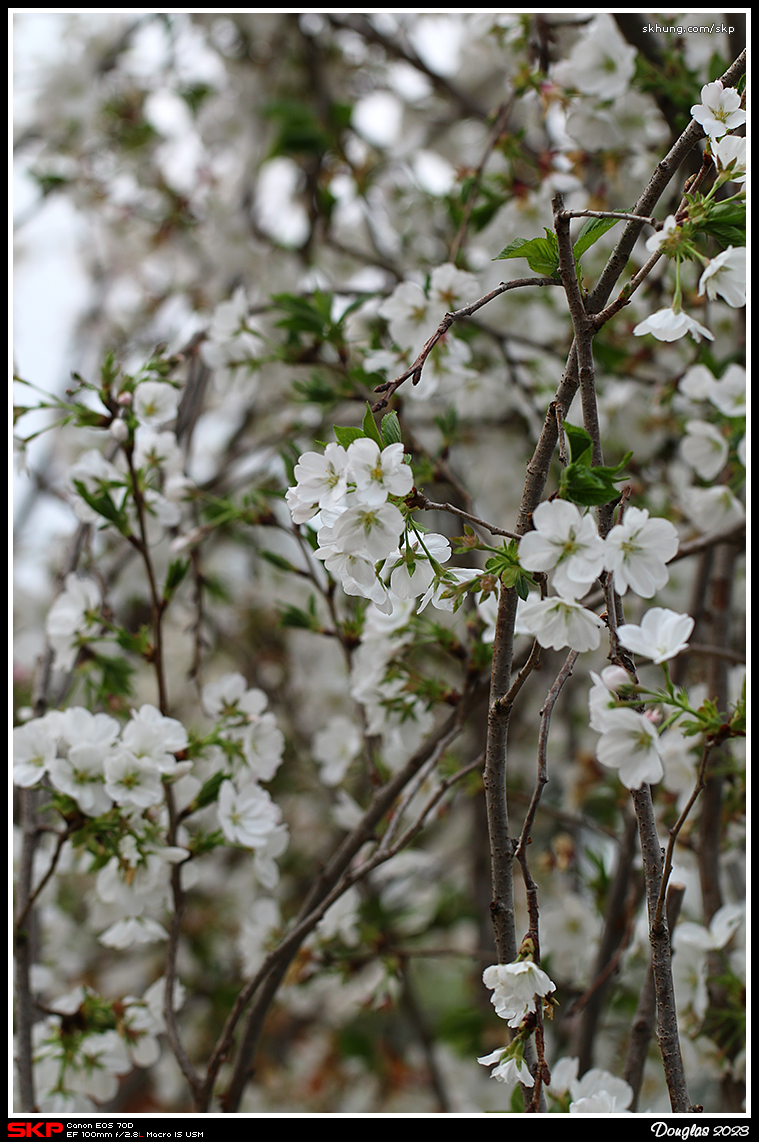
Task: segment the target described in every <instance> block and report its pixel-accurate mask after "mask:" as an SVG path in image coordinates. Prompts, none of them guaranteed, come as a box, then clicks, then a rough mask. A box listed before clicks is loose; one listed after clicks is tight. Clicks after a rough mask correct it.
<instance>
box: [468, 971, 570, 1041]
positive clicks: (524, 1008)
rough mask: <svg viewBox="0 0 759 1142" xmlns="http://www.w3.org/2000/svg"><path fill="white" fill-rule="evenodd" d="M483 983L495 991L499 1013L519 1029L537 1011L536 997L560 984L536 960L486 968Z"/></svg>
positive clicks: (493, 995)
mask: <svg viewBox="0 0 759 1142" xmlns="http://www.w3.org/2000/svg"><path fill="white" fill-rule="evenodd" d="M482 982H483V983H484V984H485V987H487V988H490V990H491V991H492V992H493V994H492V995H491V997H490V1001H491V1003H492V1004H493V1006H494V1007H495V1010H496V1014H497V1015H498V1016H500V1018H501V1019H505V1020H506V1021H507V1023H508V1025H509V1027H518V1026H519V1025H520V1023H521V1022H522V1020H523V1019H524V1018H525V1016H526V1015H529V1014H530V1013H532V1012H534V1011H535V999H536V997H538V998H542V997H543V996H544V995H550V993H551V992H552V991H555V990H556V984H555V983H553V982H552V980H551V979H550V978H549V976H547V975H546V973H545V972H544V971H543V970H542V968H539V967H538V965H537V964H536V963H534V962H533V961H532V960H518V961H517V962H516V963H513V964H493V966H492V967H489V968H485V970H484V972H483V973H482ZM480 1062H482V1060H480Z"/></svg>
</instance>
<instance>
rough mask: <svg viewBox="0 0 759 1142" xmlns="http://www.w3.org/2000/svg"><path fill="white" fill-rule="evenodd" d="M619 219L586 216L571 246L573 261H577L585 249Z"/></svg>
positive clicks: (601, 236) (593, 243) (592, 244)
mask: <svg viewBox="0 0 759 1142" xmlns="http://www.w3.org/2000/svg"><path fill="white" fill-rule="evenodd" d="M619 221H620V219H619V218H588V219H587V221H586V222H585V225H584V226H583V227H582V229H581V230H580V233H579V234H578V235H577V241H576V242H575V244H574V246H573V247H572V249H573V252H574V256H575V261H578V262H579V260H580V258H581V257H582V256H583V254H584V253H585V251H586V250H589V249H590V247H591V246H594V245H595V243H596V242H597V241H598V239H599V238H603V236H604V234H605V233H606V232H607V231H608V230H611V228H612V226H616V225H617V223H618V222H619Z"/></svg>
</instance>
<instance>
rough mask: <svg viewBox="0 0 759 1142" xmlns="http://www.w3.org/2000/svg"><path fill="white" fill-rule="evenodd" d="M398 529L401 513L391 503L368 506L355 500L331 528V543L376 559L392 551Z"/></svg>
mask: <svg viewBox="0 0 759 1142" xmlns="http://www.w3.org/2000/svg"><path fill="white" fill-rule="evenodd" d="M402 531H403V516H402V515H401V513H400V512H399V511H398V509H397V507H395V505H394V504H382V505H381V506H380V507H368V506H367V505H365V504H361V503H358V504H357V505H356V506H351V507H349V508H348V509H347V510H346V511H345V512H343V514H342V515H341V516H340V518H339V519H338V521H337V523H336V524H335V526H334V528H333V529H332V542H333V544H334V546H335V547H336V548H337V550H338V551H342V552H344V553H345V554H347V555H360V556H362V557H363V558H364V559H371V560H372V561H373V562H376V561H377V560H379V559H387V557H388V555H389V554H390V552H391V551H393V550H395V548H396V547H397V546H398V536H399V535H400V534H401V532H402ZM319 541H320V542H321V532H320V533H319Z"/></svg>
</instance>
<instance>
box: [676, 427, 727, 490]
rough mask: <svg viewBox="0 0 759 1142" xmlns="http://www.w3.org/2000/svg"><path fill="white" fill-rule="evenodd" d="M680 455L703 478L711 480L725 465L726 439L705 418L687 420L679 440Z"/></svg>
mask: <svg viewBox="0 0 759 1142" xmlns="http://www.w3.org/2000/svg"><path fill="white" fill-rule="evenodd" d="M680 455H681V456H682V458H683V460H685V462H686V464H689V465H690V467H691V468H692V469H693V471H694V472H696V473H697V474H698V475H699V476H701V477H702V478H703V479H704V480H713V479H714V477H715V476H718V475H719V473H720V472H721V471H722V469H723V468H724V466H725V461H726V460H727V456H728V447H727V441H726V440H725V438H724V436H723V435H722V433H721V432H720V430H719V429H718V428H717V427H716V425H714V424H709V423H708V421H705V420H689V421H687V423H686V425H685V436H684V437H683V439H682V441H681V442H680Z"/></svg>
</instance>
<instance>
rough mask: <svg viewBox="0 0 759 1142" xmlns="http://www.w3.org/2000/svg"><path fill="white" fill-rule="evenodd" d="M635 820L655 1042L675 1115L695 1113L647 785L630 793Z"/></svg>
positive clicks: (656, 838)
mask: <svg viewBox="0 0 759 1142" xmlns="http://www.w3.org/2000/svg"><path fill="white" fill-rule="evenodd" d="M631 796H632V800H633V805H634V806H635V814H636V816H637V818H638V832H639V835H640V847H641V851H642V853H643V875H644V877H645V881H646V899H647V904H648V924H649V939H650V942H651V965H652V970H653V976H654V987H655V990H656V1020H657V1039H658V1042H659V1050H660V1051H661V1057H662V1063H663V1064H664V1076H665V1079H666V1082H667V1090H668V1091H669V1100H670V1105H671V1107H672V1112H673V1113H674V1114H693V1113H694V1112H696V1111H697V1107H695V1106H694V1105H693V1104H692V1102H691V1099H690V1095H689V1094H688V1087H687V1083H686V1081H685V1071H684V1068H683V1059H682V1052H681V1049H680V1038H679V1034H678V1028H677V1007H676V1005H675V988H674V984H673V982H672V941H671V939H670V933H669V928H668V926H667V921H666V918H665V917H663V916H662V918H661V921H660V923H659V924H658V925H657V924H656V923H655V917H656V907H657V902H658V897H659V888H660V885H661V880H662V850H661V848H660V845H659V837H658V835H657V832H656V817H655V814H654V804H653V800H652V798H651V790H650V788H649V786H648V785H643V786H641V788H640V789H633V790H632V791H631Z"/></svg>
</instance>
